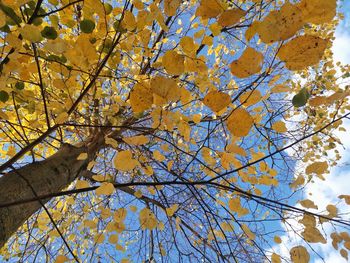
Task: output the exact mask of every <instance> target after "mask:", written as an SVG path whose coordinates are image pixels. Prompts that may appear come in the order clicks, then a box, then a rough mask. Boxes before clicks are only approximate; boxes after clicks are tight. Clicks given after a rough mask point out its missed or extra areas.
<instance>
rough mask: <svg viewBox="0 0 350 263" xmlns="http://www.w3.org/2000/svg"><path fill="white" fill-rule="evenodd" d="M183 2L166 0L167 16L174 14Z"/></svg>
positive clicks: (165, 11)
mask: <svg viewBox="0 0 350 263" xmlns="http://www.w3.org/2000/svg"><path fill="white" fill-rule="evenodd" d="M181 2H182V1H181V0H164V13H165V14H166V15H167V16H174V15H175V14H176V10H177V9H178V8H179V6H180V5H181Z"/></svg>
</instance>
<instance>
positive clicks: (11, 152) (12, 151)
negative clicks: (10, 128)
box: [6, 145, 16, 157]
mask: <svg viewBox="0 0 350 263" xmlns="http://www.w3.org/2000/svg"><path fill="white" fill-rule="evenodd" d="M15 154H16V147H15V146H13V145H10V146H9V147H8V148H7V152H6V155H7V156H10V157H13V156H14V155H15Z"/></svg>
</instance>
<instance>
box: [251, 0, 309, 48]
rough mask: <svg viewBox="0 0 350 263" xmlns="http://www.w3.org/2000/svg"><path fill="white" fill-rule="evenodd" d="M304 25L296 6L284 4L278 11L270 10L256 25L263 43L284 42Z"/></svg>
mask: <svg viewBox="0 0 350 263" xmlns="http://www.w3.org/2000/svg"><path fill="white" fill-rule="evenodd" d="M304 24H305V22H304V20H303V16H302V14H301V10H300V9H299V7H298V6H297V5H293V4H291V3H288V2H287V3H285V4H284V5H283V6H282V7H281V9H280V10H272V11H271V12H270V13H269V14H268V15H267V16H266V17H265V19H264V20H263V21H261V22H260V23H259V25H258V28H257V32H258V34H259V36H260V39H261V40H262V41H263V42H264V43H272V42H275V41H280V40H286V39H288V38H290V37H292V36H294V35H295V33H297V32H298V31H299V30H300V29H301V28H302V27H303V25H304Z"/></svg>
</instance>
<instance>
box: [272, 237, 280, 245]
mask: <svg viewBox="0 0 350 263" xmlns="http://www.w3.org/2000/svg"><path fill="white" fill-rule="evenodd" d="M273 241H275V243H276V244H281V243H282V239H281V238H280V237H279V236H274V238H273Z"/></svg>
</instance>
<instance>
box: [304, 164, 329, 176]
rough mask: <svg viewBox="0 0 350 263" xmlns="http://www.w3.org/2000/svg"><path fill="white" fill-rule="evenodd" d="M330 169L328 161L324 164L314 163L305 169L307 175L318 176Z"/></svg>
mask: <svg viewBox="0 0 350 263" xmlns="http://www.w3.org/2000/svg"><path fill="white" fill-rule="evenodd" d="M327 169H328V163H327V161H324V162H314V163H312V164H310V165H308V166H307V167H306V169H305V172H306V174H313V173H315V174H317V175H318V176H320V175H322V174H324V173H325V172H327Z"/></svg>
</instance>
